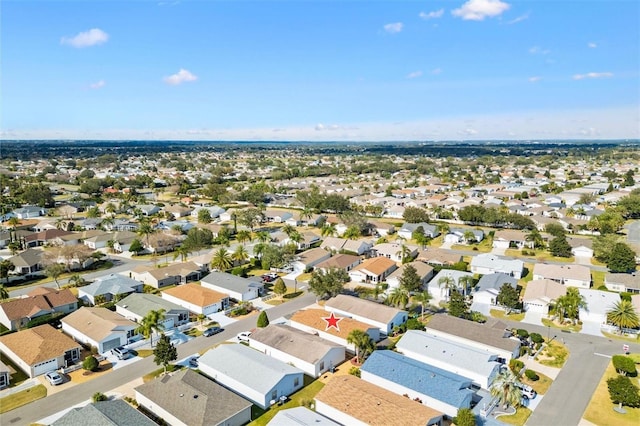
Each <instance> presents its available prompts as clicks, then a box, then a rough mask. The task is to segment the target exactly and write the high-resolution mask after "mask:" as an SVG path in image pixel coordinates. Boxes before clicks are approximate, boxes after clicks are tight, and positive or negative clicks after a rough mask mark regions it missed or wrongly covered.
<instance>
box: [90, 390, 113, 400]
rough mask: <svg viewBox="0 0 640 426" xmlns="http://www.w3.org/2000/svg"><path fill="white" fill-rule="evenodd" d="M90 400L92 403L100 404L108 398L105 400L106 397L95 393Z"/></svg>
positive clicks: (100, 393)
mask: <svg viewBox="0 0 640 426" xmlns="http://www.w3.org/2000/svg"><path fill="white" fill-rule="evenodd" d="M91 399H92V400H93V402H100V401H106V400H107V399H109V398H107V395H105V394H103V393H102V392H96V393H94V394H93V396H92V397H91Z"/></svg>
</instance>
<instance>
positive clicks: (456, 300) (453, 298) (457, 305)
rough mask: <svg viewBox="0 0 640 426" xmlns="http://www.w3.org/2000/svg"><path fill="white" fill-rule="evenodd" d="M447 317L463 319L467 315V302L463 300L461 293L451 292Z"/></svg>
mask: <svg viewBox="0 0 640 426" xmlns="http://www.w3.org/2000/svg"><path fill="white" fill-rule="evenodd" d="M448 310H449V315H451V316H454V317H458V318H465V317H467V315H468V309H467V302H466V301H465V300H464V296H463V295H462V293H459V292H458V291H457V290H452V291H451V293H450V297H449V308H448Z"/></svg>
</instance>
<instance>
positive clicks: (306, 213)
mask: <svg viewBox="0 0 640 426" xmlns="http://www.w3.org/2000/svg"><path fill="white" fill-rule="evenodd" d="M312 217H313V210H311V209H310V208H309V207H305V208H303V209H302V212H301V213H300V219H307V226H309V219H311V218H312Z"/></svg>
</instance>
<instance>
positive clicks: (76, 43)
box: [60, 28, 109, 48]
mask: <svg viewBox="0 0 640 426" xmlns="http://www.w3.org/2000/svg"><path fill="white" fill-rule="evenodd" d="M107 40H109V34H107V33H105V32H104V31H102V30H101V29H99V28H92V29H90V30H89V31H84V32H81V33H78V34H76V35H75V36H74V37H62V38H61V39H60V44H67V45H69V46H72V47H76V48H82V47H89V46H95V45H97V44H102V43H106V42H107Z"/></svg>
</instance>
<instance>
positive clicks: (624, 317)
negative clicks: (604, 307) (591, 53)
mask: <svg viewBox="0 0 640 426" xmlns="http://www.w3.org/2000/svg"><path fill="white" fill-rule="evenodd" d="M607 321H608V322H610V323H611V324H613V325H615V326H616V327H618V329H619V330H620V334H622V329H623V328H638V326H639V325H640V320H639V319H638V313H637V312H636V309H635V307H634V306H633V303H631V302H630V301H628V300H621V301H619V302H616V303H615V304H614V305H613V307H612V308H611V309H610V310H609V311H607Z"/></svg>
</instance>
